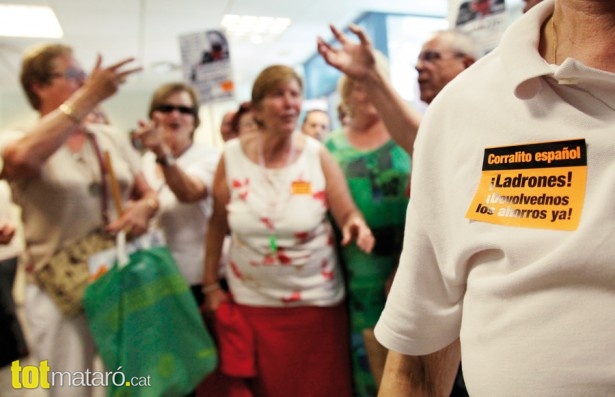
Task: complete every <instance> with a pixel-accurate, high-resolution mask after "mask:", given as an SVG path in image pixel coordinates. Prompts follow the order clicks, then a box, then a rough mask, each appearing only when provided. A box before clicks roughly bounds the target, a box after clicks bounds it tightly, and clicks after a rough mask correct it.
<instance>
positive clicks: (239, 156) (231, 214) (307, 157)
mask: <svg viewBox="0 0 615 397" xmlns="http://www.w3.org/2000/svg"><path fill="white" fill-rule="evenodd" d="M306 139H307V140H306V144H305V145H304V148H303V150H302V151H301V153H300V154H299V155H298V157H297V158H296V160H295V161H294V162H291V163H290V164H288V165H287V166H285V167H283V168H276V169H267V168H265V167H264V166H263V165H262V161H261V164H257V163H254V162H253V161H252V160H250V159H249V158H248V157H247V156H246V155H245V153H244V152H243V149H242V148H241V144H240V141H239V139H233V140H231V141H229V142H227V144H226V146H225V150H224V162H225V167H226V177H227V182H228V185H229V189H230V192H231V199H230V202H229V204H228V205H227V211H228V223H229V227H230V229H231V236H232V243H231V248H230V252H229V261H228V268H227V272H226V274H227V280H228V283H229V287H230V290H231V293H232V294H233V297H234V299H235V301H236V302H238V303H240V304H244V305H249V306H261V307H285V306H332V305H335V304H337V303H338V302H340V301H341V300H342V299H343V297H344V287H343V282H342V274H341V271H340V269H339V266H338V264H337V260H336V258H335V254H334V240H333V238H334V237H333V231H332V228H331V225H330V224H329V221H328V219H327V201H326V195H325V177H324V174H323V171H322V166H321V163H320V153H319V152H320V150H321V147H322V146H321V144H320V143H319V142H318V141H316V140H314V139H312V138H306Z"/></svg>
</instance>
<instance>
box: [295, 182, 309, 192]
mask: <svg viewBox="0 0 615 397" xmlns="http://www.w3.org/2000/svg"><path fill="white" fill-rule="evenodd" d="M291 191H292V193H293V194H312V184H311V183H310V182H306V181H294V182H293V184H292V186H291Z"/></svg>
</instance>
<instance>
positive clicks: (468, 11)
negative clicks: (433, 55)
mask: <svg viewBox="0 0 615 397" xmlns="http://www.w3.org/2000/svg"><path fill="white" fill-rule="evenodd" d="M449 22H450V26H452V27H455V28H456V29H459V30H461V31H463V32H465V33H467V34H469V35H470V36H472V37H473V38H474V40H476V42H477V44H478V47H479V49H480V50H481V53H482V54H486V53H488V52H489V51H491V50H493V49H494V48H495V47H496V46H497V45H498V43H499V41H500V37H501V36H502V33H504V30H505V29H506V27H507V15H506V3H505V1H504V0H449Z"/></svg>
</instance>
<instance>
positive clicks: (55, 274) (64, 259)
mask: <svg viewBox="0 0 615 397" xmlns="http://www.w3.org/2000/svg"><path fill="white" fill-rule="evenodd" d="M114 246H115V239H113V238H112V237H110V236H109V235H107V234H105V233H104V232H103V231H102V230H95V231H93V232H91V233H90V234H88V235H87V236H85V237H83V238H81V239H79V240H77V241H76V242H75V243H73V244H70V245H69V246H68V247H66V248H64V249H62V250H60V251H58V252H56V253H55V254H54V255H53V257H51V259H50V260H49V263H48V264H47V265H46V266H45V267H44V268H42V269H41V270H39V271H38V272H36V273H35V278H36V281H37V283H38V285H39V286H40V287H41V288H42V289H44V290H45V292H47V295H49V297H50V298H51V299H52V300H53V301H54V303H55V304H56V306H58V308H59V309H60V311H62V313H64V315H66V316H67V317H73V316H76V315H77V314H79V313H81V311H82V310H83V307H82V306H81V299H82V298H83V292H84V291H85V288H86V287H87V285H88V283H89V277H90V274H89V269H88V258H89V257H90V256H92V255H93V254H95V253H97V252H100V251H104V250H106V249H109V248H112V247H114Z"/></svg>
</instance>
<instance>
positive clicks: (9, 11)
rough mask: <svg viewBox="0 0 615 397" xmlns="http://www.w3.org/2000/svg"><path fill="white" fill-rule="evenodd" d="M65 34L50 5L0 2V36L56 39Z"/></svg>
mask: <svg viewBox="0 0 615 397" xmlns="http://www.w3.org/2000/svg"><path fill="white" fill-rule="evenodd" d="M63 34H64V33H63V32H62V28H61V27H60V23H59V22H58V19H57V18H56V14H55V13H54V12H53V10H52V9H51V8H50V7H47V6H29V5H17V4H0V36H9V37H45V38H54V39H56V38H59V37H62V35H63Z"/></svg>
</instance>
